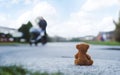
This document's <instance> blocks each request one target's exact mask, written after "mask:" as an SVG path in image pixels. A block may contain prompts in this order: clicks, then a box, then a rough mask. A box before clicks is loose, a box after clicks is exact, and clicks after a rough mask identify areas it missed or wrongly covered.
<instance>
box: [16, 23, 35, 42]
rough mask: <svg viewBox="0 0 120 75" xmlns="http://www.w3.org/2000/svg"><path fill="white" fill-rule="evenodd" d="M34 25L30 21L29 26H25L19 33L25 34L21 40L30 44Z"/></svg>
mask: <svg viewBox="0 0 120 75" xmlns="http://www.w3.org/2000/svg"><path fill="white" fill-rule="evenodd" d="M32 26H33V25H32V23H31V22H30V21H29V22H28V23H27V24H23V25H22V26H21V27H20V28H19V29H18V31H20V32H22V33H23V36H22V37H21V38H24V39H25V40H26V42H29V37H30V34H29V29H30V28H31V27H32Z"/></svg>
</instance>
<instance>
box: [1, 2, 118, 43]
mask: <svg viewBox="0 0 120 75" xmlns="http://www.w3.org/2000/svg"><path fill="white" fill-rule="evenodd" d="M39 16H43V17H44V18H45V20H46V21H47V24H48V25H47V36H48V41H49V42H77V41H78V42H79V41H87V42H91V41H92V42H94V43H95V42H101V41H102V42H107V43H111V42H114V43H115V42H117V43H118V42H120V35H119V34H120V0H100V1H98V0H97V1H96V0H60V1H58V0H0V43H3V42H24V43H27V42H29V38H30V34H29V29H30V28H31V27H32V26H35V27H37V23H36V21H35V20H36V18H37V17H39Z"/></svg>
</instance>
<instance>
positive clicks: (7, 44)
mask: <svg viewBox="0 0 120 75" xmlns="http://www.w3.org/2000/svg"><path fill="white" fill-rule="evenodd" d="M20 44H27V43H19V42H0V46H18V45H20Z"/></svg>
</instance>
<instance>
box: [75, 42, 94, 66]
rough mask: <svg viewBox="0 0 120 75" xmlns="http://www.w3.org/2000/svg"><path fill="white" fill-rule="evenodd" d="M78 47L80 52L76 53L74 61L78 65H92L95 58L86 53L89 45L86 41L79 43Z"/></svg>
mask: <svg viewBox="0 0 120 75" xmlns="http://www.w3.org/2000/svg"><path fill="white" fill-rule="evenodd" d="M76 48H77V49H78V53H77V54H76V55H75V61H74V63H75V64H76V65H86V66H89V65H92V64H93V60H92V59H91V57H90V56H89V55H88V54H86V53H87V50H88V48H89V45H88V44H86V43H82V44H77V45H76Z"/></svg>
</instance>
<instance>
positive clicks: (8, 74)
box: [0, 65, 63, 75]
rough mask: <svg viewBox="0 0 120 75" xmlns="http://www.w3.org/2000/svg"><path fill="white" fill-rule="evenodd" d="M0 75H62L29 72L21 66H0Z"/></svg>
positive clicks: (57, 74) (57, 73) (59, 73)
mask: <svg viewBox="0 0 120 75" xmlns="http://www.w3.org/2000/svg"><path fill="white" fill-rule="evenodd" d="M0 75H63V73H61V72H55V73H48V72H40V71H35V72H33V71H30V70H27V69H25V68H23V67H22V66H15V65H13V66H0Z"/></svg>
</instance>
